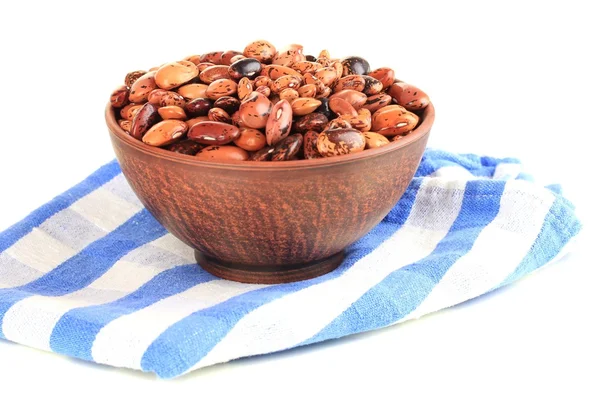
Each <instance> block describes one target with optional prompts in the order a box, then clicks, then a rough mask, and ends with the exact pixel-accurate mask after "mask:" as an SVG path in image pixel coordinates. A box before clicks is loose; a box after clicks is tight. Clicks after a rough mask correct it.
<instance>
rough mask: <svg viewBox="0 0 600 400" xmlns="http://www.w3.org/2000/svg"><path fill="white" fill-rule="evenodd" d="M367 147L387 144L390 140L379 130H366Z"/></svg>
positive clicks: (372, 147)
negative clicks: (378, 131)
mask: <svg viewBox="0 0 600 400" xmlns="http://www.w3.org/2000/svg"><path fill="white" fill-rule="evenodd" d="M364 135H365V142H366V146H365V148H366V149H376V148H377V147H381V146H385V145H386V144H388V143H389V142H390V141H389V139H388V138H386V137H385V136H383V135H380V134H379V133H377V132H364Z"/></svg>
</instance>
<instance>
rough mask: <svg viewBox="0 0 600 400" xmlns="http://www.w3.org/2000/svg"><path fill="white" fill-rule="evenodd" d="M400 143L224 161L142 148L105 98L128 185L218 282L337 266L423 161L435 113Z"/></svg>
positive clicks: (287, 276)
mask: <svg viewBox="0 0 600 400" xmlns="http://www.w3.org/2000/svg"><path fill="white" fill-rule="evenodd" d="M420 115H421V122H420V125H419V126H418V127H417V128H416V129H415V130H414V131H413V132H412V133H410V134H409V135H407V136H406V138H405V140H402V141H397V142H392V143H390V144H389V145H386V146H383V147H380V148H377V149H370V150H365V151H363V152H360V153H355V154H351V155H347V156H340V157H333V158H323V159H313V160H298V161H285V162H248V161H238V162H231V163H228V164H223V163H214V162H208V161H200V160H197V159H195V158H194V157H191V156H186V155H181V154H177V153H173V152H170V151H167V150H164V149H160V148H154V147H151V146H148V145H146V144H144V143H142V142H141V141H138V140H136V139H134V138H132V137H131V136H129V135H128V134H127V133H126V132H125V131H123V130H122V129H121V128H120V127H119V125H118V124H117V121H116V119H115V115H114V113H113V110H112V109H111V107H110V104H109V105H108V106H107V108H106V123H107V124H108V130H109V131H110V138H111V140H112V144H113V147H114V150H115V153H116V155H117V159H118V161H119V164H120V166H121V169H122V170H123V174H124V175H125V177H126V178H127V181H128V182H129V183H130V185H131V187H132V188H133V190H134V191H135V193H136V194H137V196H138V197H139V199H140V200H141V202H142V203H143V204H144V205H145V206H146V207H147V208H148V210H149V211H150V212H151V213H152V215H154V217H155V218H156V219H157V220H158V221H159V222H160V223H161V224H162V225H163V226H164V227H165V228H166V229H167V230H168V231H169V232H171V233H172V234H173V235H175V236H176V237H178V238H179V239H180V240H182V241H183V242H185V243H187V244H188V245H190V246H191V247H193V248H194V249H195V250H196V259H197V261H198V263H199V264H200V265H201V266H202V268H204V269H205V270H207V271H208V272H210V273H212V274H214V275H217V276H220V277H222V278H226V279H231V280H235V281H241V282H251V283H281V282H291V281H297V280H303V279H309V278H313V277H316V276H319V275H322V274H325V273H327V272H330V271H332V270H333V269H335V268H336V267H337V266H338V265H339V264H340V263H341V261H342V260H343V256H344V249H345V248H346V247H347V246H348V245H350V244H351V243H353V242H355V241H356V240H358V239H359V238H361V237H362V236H364V235H365V234H366V233H367V232H369V230H371V229H372V228H373V227H374V226H375V225H377V224H378V223H379V222H380V221H381V220H382V219H383V218H384V217H385V215H386V214H387V213H388V212H389V211H390V210H391V209H392V207H393V206H394V205H395V204H396V203H397V202H398V200H399V199H400V197H401V196H402V194H403V193H404V191H405V190H406V187H407V186H408V184H409V182H410V180H411V179H412V178H413V176H414V174H415V171H416V169H417V167H418V165H419V162H420V161H421V157H422V156H423V152H424V151H425V146H426V144H427V138H428V136H429V131H430V130H431V126H432V124H433V120H434V116H435V112H434V108H433V106H432V105H429V106H428V107H427V108H426V109H424V110H423V111H422V112H421V113H420Z"/></svg>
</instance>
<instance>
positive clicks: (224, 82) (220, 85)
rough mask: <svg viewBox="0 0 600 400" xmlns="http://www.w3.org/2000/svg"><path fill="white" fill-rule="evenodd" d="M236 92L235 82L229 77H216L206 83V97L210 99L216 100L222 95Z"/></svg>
mask: <svg viewBox="0 0 600 400" xmlns="http://www.w3.org/2000/svg"><path fill="white" fill-rule="evenodd" d="M234 93H237V83H235V82H234V81H232V80H231V79H217V80H216V81H213V82H212V83H211V84H210V85H208V89H206V97H208V98H209V99H211V100H217V99H218V98H220V97H223V96H230V95H232V94H234Z"/></svg>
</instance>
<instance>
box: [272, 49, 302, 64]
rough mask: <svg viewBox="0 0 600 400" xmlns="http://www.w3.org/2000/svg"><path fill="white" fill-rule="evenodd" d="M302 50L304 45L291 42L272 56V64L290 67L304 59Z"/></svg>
mask: <svg viewBox="0 0 600 400" xmlns="http://www.w3.org/2000/svg"><path fill="white" fill-rule="evenodd" d="M303 51H304V47H303V46H302V45H299V44H291V45H289V46H288V47H286V48H284V49H281V50H280V51H278V52H277V54H276V55H275V57H274V58H273V61H272V64H275V65H283V66H286V67H290V66H292V64H294V63H297V62H301V61H305V60H306V58H305V57H304V53H303Z"/></svg>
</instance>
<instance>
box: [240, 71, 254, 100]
mask: <svg viewBox="0 0 600 400" xmlns="http://www.w3.org/2000/svg"><path fill="white" fill-rule="evenodd" d="M252 90H253V88H252V82H250V79H248V78H245V77H244V78H242V79H240V81H239V82H238V87H237V94H238V97H239V99H240V100H241V101H243V100H244V99H245V98H246V96H248V95H249V94H250V93H252Z"/></svg>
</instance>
